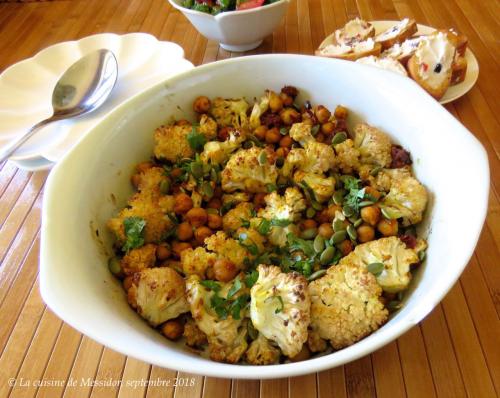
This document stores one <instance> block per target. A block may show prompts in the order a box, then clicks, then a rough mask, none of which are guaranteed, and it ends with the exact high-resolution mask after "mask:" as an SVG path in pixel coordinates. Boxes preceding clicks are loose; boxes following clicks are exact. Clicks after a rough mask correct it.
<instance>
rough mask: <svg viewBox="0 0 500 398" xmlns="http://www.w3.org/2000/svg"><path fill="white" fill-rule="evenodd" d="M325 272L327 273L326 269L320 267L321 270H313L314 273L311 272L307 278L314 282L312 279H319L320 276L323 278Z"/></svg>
mask: <svg viewBox="0 0 500 398" xmlns="http://www.w3.org/2000/svg"><path fill="white" fill-rule="evenodd" d="M325 274H326V269H319V270H317V271H316V272H313V273H312V274H311V276H309V278H307V280H308V281H309V282H312V281H314V280H316V279H318V278H321V277H322V276H323V275H325Z"/></svg>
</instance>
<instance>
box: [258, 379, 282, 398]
mask: <svg viewBox="0 0 500 398" xmlns="http://www.w3.org/2000/svg"><path fill="white" fill-rule="evenodd" d="M287 397H288V379H274V380H261V382H260V398H287Z"/></svg>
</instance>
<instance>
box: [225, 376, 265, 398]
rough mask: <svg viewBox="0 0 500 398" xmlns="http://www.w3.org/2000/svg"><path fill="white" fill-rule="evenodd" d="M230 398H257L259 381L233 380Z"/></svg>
mask: <svg viewBox="0 0 500 398" xmlns="http://www.w3.org/2000/svg"><path fill="white" fill-rule="evenodd" d="M232 387H233V388H232V391H231V398H259V395H260V380H233V386H232Z"/></svg>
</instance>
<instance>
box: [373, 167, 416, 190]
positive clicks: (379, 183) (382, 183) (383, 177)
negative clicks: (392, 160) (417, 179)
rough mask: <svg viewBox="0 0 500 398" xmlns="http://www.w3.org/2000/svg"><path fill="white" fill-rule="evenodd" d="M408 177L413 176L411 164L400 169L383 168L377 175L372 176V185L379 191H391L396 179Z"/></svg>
mask: <svg viewBox="0 0 500 398" xmlns="http://www.w3.org/2000/svg"><path fill="white" fill-rule="evenodd" d="M408 177H412V173H411V168H410V167H409V166H406V167H401V168H398V169H382V170H380V171H379V172H378V173H377V175H376V176H375V177H372V179H371V181H370V185H371V186H372V187H373V188H375V189H378V190H379V191H383V192H389V191H390V189H391V187H392V186H393V185H394V183H395V182H396V181H398V180H403V179H406V178H408Z"/></svg>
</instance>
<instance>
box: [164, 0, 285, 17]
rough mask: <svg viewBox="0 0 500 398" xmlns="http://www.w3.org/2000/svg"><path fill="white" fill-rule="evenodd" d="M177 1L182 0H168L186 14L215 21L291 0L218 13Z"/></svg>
mask: <svg viewBox="0 0 500 398" xmlns="http://www.w3.org/2000/svg"><path fill="white" fill-rule="evenodd" d="M177 1H179V2H180V1H181V0H168V2H169V3H170V4H171V5H172V7H174V8H176V9H177V10H179V11H181V12H182V13H185V14H190V15H198V16H203V17H204V18H210V19H213V20H215V21H218V20H220V19H223V18H228V17H231V16H233V15H248V14H255V13H258V12H260V11H261V10H268V9H271V8H273V7H278V6H280V5H282V4H283V3H290V1H291V0H278V1H276V2H274V3H271V4H265V5H262V6H260V7H255V8H250V9H248V10H234V11H222V12H220V13H218V14H216V15H212V14H208V13H206V12H202V11H197V10H192V9H191V8H186V7H183V6H182V5H180V4H178V2H177Z"/></svg>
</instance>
